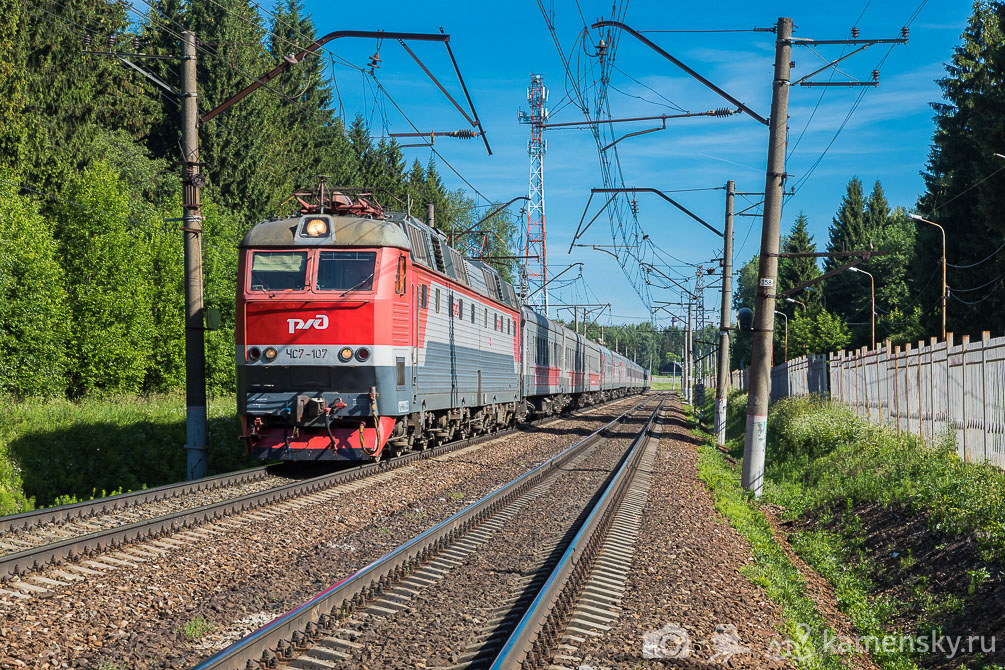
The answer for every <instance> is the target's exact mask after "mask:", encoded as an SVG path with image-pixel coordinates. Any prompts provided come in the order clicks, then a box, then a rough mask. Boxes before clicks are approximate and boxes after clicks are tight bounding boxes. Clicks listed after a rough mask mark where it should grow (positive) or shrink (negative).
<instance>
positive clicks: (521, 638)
mask: <svg viewBox="0 0 1005 670" xmlns="http://www.w3.org/2000/svg"><path fill="white" fill-rule="evenodd" d="M665 398H666V396H663V398H661V399H660V403H659V405H658V406H657V407H656V410H655V411H654V412H653V414H652V416H651V417H649V421H648V422H647V423H646V426H645V427H644V428H643V429H642V431H641V432H640V433H639V436H638V438H636V440H635V442H634V444H632V447H631V450H630V451H629V453H628V455H627V456H626V457H625V459H624V460H623V462H622V464H621V467H620V468H619V469H618V471H617V474H615V475H614V477H613V478H612V479H611V483H610V485H608V486H607V488H606V489H605V490H604V493H603V494H602V496H601V498H600V499H599V500H598V501H597V503H596V504H595V505H594V507H593V509H592V510H591V511H590V514H589V516H588V517H587V518H586V520H585V521H584V522H583V525H582V526H581V527H580V529H579V532H577V533H576V535H575V537H573V539H572V541H571V542H570V543H569V546H568V548H566V550H565V553H563V554H562V557H561V558H560V559H559V560H558V563H557V564H556V565H555V568H554V569H553V570H552V572H551V574H550V575H549V576H548V578H547V579H546V580H545V582H544V585H543V586H542V587H541V590H540V591H539V592H538V594H537V596H536V597H535V598H534V600H533V602H532V603H531V605H530V607H528V609H527V611H526V612H525V613H524V615H523V618H521V619H520V622H519V623H517V625H516V628H515V629H514V630H513V633H512V634H511V635H510V637H509V639H507V640H506V643H505V644H504V645H503V646H502V649H500V651H499V653H498V654H497V655H496V658H495V659H494V660H493V661H492V664H491V665H490V666H489V668H490V670H508V669H510V668H523V669H524V670H529V668H535V667H541V666H542V665H544V664H545V663H546V662H547V653H548V652H549V651H550V649H551V648H552V647H554V646H555V645H556V644H557V643H558V642H559V638H560V637H561V635H562V632H563V628H564V624H565V620H566V618H567V617H568V615H569V613H570V611H571V610H572V608H573V607H575V605H576V596H577V595H578V593H579V590H580V587H581V586H582V584H583V582H584V580H585V579H586V578H588V577H589V574H590V570H591V568H592V565H593V562H594V558H595V556H596V554H597V552H598V550H599V549H600V547H601V546H602V545H603V540H604V537H605V536H606V534H607V530H608V529H609V527H610V524H611V522H612V521H613V519H614V516H615V513H616V512H617V509H618V505H619V504H620V502H621V500H622V499H623V498H624V496H625V493H626V492H627V491H628V488H629V486H630V485H631V483H632V479H633V478H634V475H635V472H636V468H637V466H638V463H639V461H640V460H641V458H642V454H643V453H644V452H645V450H646V447H647V446H648V444H649V441H650V440H651V439H653V435H652V427H653V423H654V422H655V420H656V417H657V416H658V415H659V412H660V410H661V409H662V407H663V401H664V399H665Z"/></svg>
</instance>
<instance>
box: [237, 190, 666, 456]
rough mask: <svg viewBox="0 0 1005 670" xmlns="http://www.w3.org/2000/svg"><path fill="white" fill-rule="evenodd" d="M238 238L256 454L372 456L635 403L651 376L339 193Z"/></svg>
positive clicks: (443, 244) (443, 249) (246, 386)
mask: <svg viewBox="0 0 1005 670" xmlns="http://www.w3.org/2000/svg"><path fill="white" fill-rule="evenodd" d="M320 202H321V203H322V205H323V206H314V207H310V206H308V207H307V209H306V213H303V214H301V215H298V216H292V217H289V218H283V219H277V220H271V221H266V222H263V223H260V224H258V225H257V226H255V227H254V228H252V230H251V231H249V232H248V234H247V235H246V236H245V238H244V240H243V241H242V242H241V253H240V265H239V273H240V274H239V283H238V295H237V308H238V309H237V312H238V323H237V373H238V374H237V379H238V411H239V412H240V414H241V416H242V421H243V424H244V438H245V443H246V445H247V448H248V450H249V452H250V453H252V454H253V455H255V456H257V457H259V458H268V459H281V460H367V459H376V458H380V457H381V455H382V454H383V453H386V452H391V453H399V452H401V451H404V450H406V449H409V448H420V449H421V448H425V447H427V446H429V445H431V444H439V443H442V442H447V441H450V440H454V439H460V438H464V437H469V436H472V435H478V434H483V433H488V432H492V431H494V430H497V429H499V428H502V427H506V426H510V425H513V424H515V423H516V422H518V421H521V420H522V419H524V417H525V416H526V415H527V414H528V413H530V414H535V415H547V414H553V413H555V412H558V411H561V410H562V409H565V408H567V407H570V406H571V407H581V406H585V405H590V404H593V403H595V402H598V401H600V400H605V399H610V398H614V397H618V396H621V395H625V394H627V393H629V392H633V391H640V390H642V389H643V388H645V387H647V386H648V380H647V377H646V373H645V371H643V370H642V368H641V367H639V366H637V365H634V364H633V363H631V362H630V361H628V360H627V359H625V358H624V357H622V356H619V355H618V354H615V353H613V352H611V351H609V350H608V349H606V348H604V347H603V346H601V345H600V344H598V343H596V342H592V341H590V340H587V339H586V338H584V337H583V336H581V335H578V334H577V333H574V332H572V331H571V330H569V329H568V328H566V327H565V326H563V325H562V324H561V323H558V322H555V321H551V320H550V319H547V318H545V317H544V316H542V315H540V314H538V313H536V312H534V311H533V310H531V309H528V308H526V307H523V308H521V305H520V302H519V300H518V299H517V296H516V293H515V291H514V290H513V287H512V286H511V285H510V284H509V283H508V282H506V281H505V280H503V279H502V277H500V276H499V274H498V273H497V272H496V271H495V270H494V269H493V268H491V267H489V266H488V265H485V264H482V263H478V262H472V261H470V260H467V259H465V258H463V257H462V256H461V255H460V254H459V253H458V252H457V251H456V250H454V249H452V248H451V247H450V246H448V245H447V241H446V238H445V237H444V235H443V234H442V233H441V232H440V231H438V230H436V229H435V228H434V227H431V226H429V225H427V224H425V223H423V222H421V221H419V220H417V219H415V218H413V217H411V216H407V215H404V214H398V213H386V214H385V213H384V212H383V211H382V210H381V209H380V208H379V207H377V206H375V205H373V204H372V203H370V202H368V201H367V200H365V199H363V198H350V197H348V196H345V195H342V194H339V193H336V194H334V195H332V196H331V197H329V198H328V199H325V198H324V196H323V194H322V197H321V199H320Z"/></svg>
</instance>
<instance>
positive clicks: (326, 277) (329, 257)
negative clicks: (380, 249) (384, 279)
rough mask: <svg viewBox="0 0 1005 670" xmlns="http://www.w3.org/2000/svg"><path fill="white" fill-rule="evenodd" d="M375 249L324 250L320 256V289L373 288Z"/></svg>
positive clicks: (347, 289)
mask: <svg viewBox="0 0 1005 670" xmlns="http://www.w3.org/2000/svg"><path fill="white" fill-rule="evenodd" d="M376 265H377V252H375V251H322V252H321V253H320V255H319V256H318V283H317V290H319V291H346V292H349V291H369V290H370V289H372V288H373V275H374V268H375V267H376Z"/></svg>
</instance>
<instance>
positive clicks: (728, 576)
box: [576, 398, 791, 670]
mask: <svg viewBox="0 0 1005 670" xmlns="http://www.w3.org/2000/svg"><path fill="white" fill-rule="evenodd" d="M664 409H665V420H664V424H663V436H662V439H661V441H660V445H659V450H658V452H657V457H656V460H655V462H654V466H653V471H652V485H651V488H650V491H649V498H648V501H647V503H646V507H645V512H644V516H643V518H642V521H641V527H640V532H639V537H638V540H637V541H636V544H635V553H634V557H633V560H632V566H631V572H630V574H629V577H628V581H627V585H626V589H625V592H624V595H623V597H622V600H621V603H620V607H621V612H620V616H618V618H617V619H615V620H614V621H613V622H612V623H611V624H610V626H611V630H610V631H607V632H606V634H603V635H600V636H597V637H589V638H587V639H586V641H585V642H584V643H583V645H582V646H581V647H580V648H579V649H578V652H577V654H576V656H577V657H578V658H579V659H580V661H581V667H583V668H586V667H590V668H594V669H597V670H599V669H600V668H638V667H664V664H666V666H668V667H669V666H681V667H706V666H707V665H708V664H710V663H726V662H728V666H729V667H732V668H783V667H791V665H790V664H789V663H788V662H787V661H785V660H781V659H778V658H775V657H774V656H775V654H774V653H772V650H771V647H770V645H771V643H772V641H773V640H776V639H779V638H782V637H784V636H783V635H782V634H781V633H780V632H779V631H781V630H783V617H782V612H781V608H780V607H779V606H777V605H776V604H775V603H773V602H772V601H770V600H769V599H768V597H767V596H766V595H765V593H764V592H763V591H762V590H761V589H760V588H758V587H756V586H754V585H753V584H752V583H751V582H750V581H749V580H748V579H747V578H746V577H745V576H744V575H743V574H741V572H740V570H741V569H742V568H743V567H744V566H745V565H747V564H749V563H751V562H753V559H752V558H751V553H750V547H749V545H748V544H747V542H746V541H745V540H744V539H743V538H742V537H741V536H740V535H739V534H738V533H737V532H736V530H734V529H733V527H732V526H730V524H729V522H728V521H727V520H725V519H724V518H723V517H722V516H720V515H719V514H718V513H717V512H716V511H715V507H714V504H713V501H712V497H711V494H710V493H709V491H708V490H707V489H706V488H705V485H704V484H703V483H702V481H701V480H700V479H699V477H698V469H697V463H698V454H697V446H698V444H699V442H698V440H697V439H696V438H695V437H694V436H692V435H691V434H690V432H689V431H688V430H687V429H686V427H685V426H686V424H685V419H684V415H683V413H682V411H681V409H680V404H679V401H678V400H677V399H676V398H673V399H671V400H670V401H668V402H667V403H666V404H665V405H664ZM647 636H648V637H649V639H650V640H651V641H652V642H653V643H654V644H651V645H650V646H649V653H648V654H646V655H645V656H644V655H643V644H644V642H645V641H646V637H647ZM780 641H781V640H780ZM653 652H655V653H653ZM775 653H777V650H776V652H775ZM647 656H648V657H649V658H647ZM652 656H662V658H651V657H652ZM671 659H672V660H671Z"/></svg>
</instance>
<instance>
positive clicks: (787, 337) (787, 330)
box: [775, 309, 789, 360]
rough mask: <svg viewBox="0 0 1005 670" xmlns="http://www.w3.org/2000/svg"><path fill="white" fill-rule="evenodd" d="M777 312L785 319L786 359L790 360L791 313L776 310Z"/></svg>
mask: <svg viewBox="0 0 1005 670" xmlns="http://www.w3.org/2000/svg"><path fill="white" fill-rule="evenodd" d="M775 314H777V315H778V316H780V317H782V318H783V319H785V360H789V315H788V314H786V313H785V312H779V311H778V310H777V309H776V310H775Z"/></svg>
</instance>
